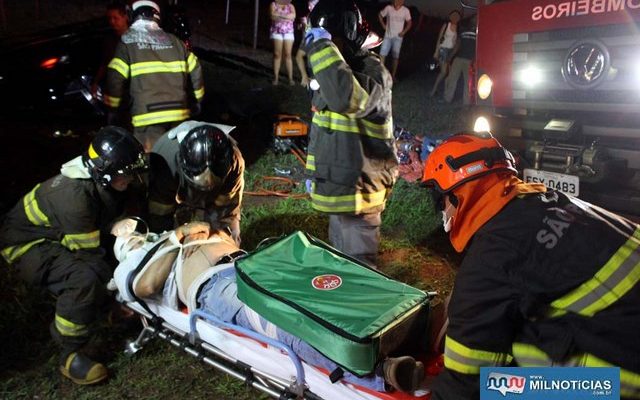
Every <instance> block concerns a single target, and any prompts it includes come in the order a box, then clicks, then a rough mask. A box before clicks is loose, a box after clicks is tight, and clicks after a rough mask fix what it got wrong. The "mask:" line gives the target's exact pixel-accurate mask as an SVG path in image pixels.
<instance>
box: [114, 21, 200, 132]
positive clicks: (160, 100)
mask: <svg viewBox="0 0 640 400" xmlns="http://www.w3.org/2000/svg"><path fill="white" fill-rule="evenodd" d="M127 88H129V95H130V97H131V101H132V105H131V115H132V123H133V126H134V127H141V126H147V125H155V124H162V123H166V122H174V121H183V120H185V119H187V118H189V116H190V111H189V110H190V106H191V105H192V103H195V102H200V101H201V100H202V98H203V97H204V81H203V78H202V68H201V66H200V63H199V61H198V58H197V57H196V56H195V55H194V54H193V53H191V52H190V51H189V50H188V49H187V48H186V47H185V45H184V43H182V42H181V41H180V39H178V38H177V37H175V36H174V35H172V34H169V33H166V32H164V31H162V30H161V29H160V28H158V27H157V25H153V24H152V23H149V22H148V21H136V23H134V25H132V26H131V28H130V29H129V31H127V32H126V33H125V34H124V35H123V36H122V39H121V42H120V43H118V46H117V48H116V52H115V55H114V58H113V59H112V60H111V62H110V63H109V66H108V69H107V83H106V88H105V94H104V103H105V104H106V105H107V106H109V107H111V108H117V107H119V106H121V103H122V98H123V97H125V94H126V93H125V90H126V89H127Z"/></svg>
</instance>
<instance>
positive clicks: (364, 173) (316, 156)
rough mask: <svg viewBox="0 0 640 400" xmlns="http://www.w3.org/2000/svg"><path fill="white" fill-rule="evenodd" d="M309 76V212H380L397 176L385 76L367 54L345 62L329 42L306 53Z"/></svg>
mask: <svg viewBox="0 0 640 400" xmlns="http://www.w3.org/2000/svg"><path fill="white" fill-rule="evenodd" d="M305 52H306V54H307V60H308V63H309V66H310V68H311V70H312V72H313V78H314V79H316V81H317V82H318V83H319V85H320V88H319V89H318V90H317V91H314V94H313V99H312V103H313V110H314V114H313V119H312V123H311V130H310V135H309V152H308V156H307V164H306V170H307V173H308V174H309V175H310V176H312V177H313V181H314V184H313V189H312V193H311V201H312V205H313V208H314V209H316V210H318V211H321V212H326V213H348V214H356V215H357V214H368V213H376V212H381V211H382V210H384V207H385V203H386V200H387V198H389V196H390V194H391V189H392V187H393V184H394V183H395V180H396V177H397V168H398V162H397V159H396V156H395V148H394V140H393V122H392V116H391V86H392V79H391V75H390V74H389V72H388V71H387V70H386V69H385V67H384V66H383V65H382V63H381V61H380V58H379V57H378V56H377V55H375V54H373V53H371V52H366V51H361V52H359V53H356V54H353V55H352V56H351V57H349V63H348V64H347V62H346V61H345V59H344V58H343V55H342V54H341V53H340V51H339V50H338V48H337V47H336V46H335V44H333V43H332V42H331V41H330V40H327V39H320V40H317V41H315V42H313V43H311V44H310V45H308V47H307V48H306V49H305Z"/></svg>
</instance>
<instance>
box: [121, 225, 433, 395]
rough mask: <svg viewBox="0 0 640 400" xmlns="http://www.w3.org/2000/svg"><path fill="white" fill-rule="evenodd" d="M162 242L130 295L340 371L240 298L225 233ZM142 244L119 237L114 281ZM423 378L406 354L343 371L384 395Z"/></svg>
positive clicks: (184, 232) (204, 228)
mask: <svg viewBox="0 0 640 400" xmlns="http://www.w3.org/2000/svg"><path fill="white" fill-rule="evenodd" d="M163 238H168V239H167V240H166V241H165V243H164V244H162V245H161V247H160V248H159V249H158V250H157V252H156V255H155V256H153V257H152V258H151V259H150V261H149V262H147V265H145V266H144V267H143V268H142V269H141V270H140V271H139V273H138V274H137V275H136V277H135V278H134V281H133V292H134V294H135V295H136V296H137V297H139V298H155V299H156V300H157V301H160V302H161V303H162V304H164V305H166V306H169V307H172V308H174V309H178V308H179V307H180V303H181V304H182V305H184V306H186V307H187V309H188V311H189V312H191V311H192V310H195V309H200V310H203V311H204V312H206V313H207V314H210V315H213V316H215V317H217V318H219V319H221V320H223V321H226V322H229V323H231V324H235V325H238V326H241V327H244V328H248V329H251V330H254V331H256V332H259V333H261V334H263V335H265V336H268V337H271V338H273V339H276V340H278V341H279V342H282V343H284V344H286V345H288V346H289V347H290V348H291V349H293V351H294V352H295V353H296V354H297V355H298V357H300V358H301V359H302V360H304V361H305V362H306V363H307V364H310V365H313V366H315V367H319V368H323V369H325V370H327V371H329V372H331V371H333V370H335V369H336V368H338V365H336V364H335V363H334V362H333V361H331V360H329V359H328V358H327V357H325V356H323V355H322V354H321V353H319V352H318V351H317V350H316V349H315V348H313V347H311V346H310V345H309V344H307V343H306V342H304V341H303V340H301V339H299V338H297V337H296V336H294V335H292V334H291V333H288V332H286V331H284V330H282V329H280V328H278V327H276V326H275V325H273V324H272V323H270V322H268V321H267V320H265V319H264V318H262V317H261V316H260V315H258V314H257V313H256V312H255V311H253V310H252V309H251V308H249V307H247V306H246V305H244V304H243V303H242V302H241V301H240V300H239V299H238V296H237V285H236V271H235V268H234V264H233V258H234V257H239V256H242V255H243V254H244V252H242V250H240V249H239V248H238V247H237V246H236V244H235V242H234V240H233V239H232V238H231V235H230V234H229V233H228V232H224V231H220V230H214V231H210V227H209V225H208V224H207V223H203V222H192V223H190V224H187V225H183V226H181V227H179V228H177V229H176V230H175V231H173V232H171V233H168V234H164V235H163ZM182 242H184V244H183V245H182V244H181V243H182ZM143 244H144V241H143V240H140V239H132V238H119V239H118V241H116V249H115V250H116V255H117V257H118V260H119V261H120V265H119V266H118V268H117V269H116V272H115V275H114V279H115V280H116V282H117V281H118V280H120V282H123V280H126V279H127V277H128V276H129V274H130V272H131V271H133V270H134V269H135V268H136V267H137V266H138V264H140V262H141V261H142V259H143V257H144V256H145V255H146V253H147V252H148V250H145V249H144V248H142V247H141V246H142V245H143ZM145 248H148V246H145ZM230 256H231V257H230ZM118 286H119V287H126V285H125V286H123V285H120V284H119V285H118ZM121 295H122V293H121ZM123 297H125V300H128V301H133V299H132V298H129V299H127V298H126V295H125V296H123ZM423 377H424V366H423V365H422V363H421V362H416V361H415V360H414V359H413V358H412V357H408V356H405V357H398V358H387V359H386V360H385V361H384V362H382V363H381V365H380V366H379V367H378V368H377V372H376V373H375V374H371V375H368V376H364V377H357V376H355V375H352V374H350V373H349V372H345V373H344V376H343V379H345V380H346V381H348V382H350V383H354V384H357V385H360V386H364V387H367V388H370V389H373V390H376V391H385V389H386V388H387V387H389V386H390V387H392V388H394V389H396V390H400V391H404V392H413V391H414V390H416V389H417V387H418V386H419V384H420V383H421V381H422V379H423Z"/></svg>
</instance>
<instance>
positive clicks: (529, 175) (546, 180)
mask: <svg viewBox="0 0 640 400" xmlns="http://www.w3.org/2000/svg"><path fill="white" fill-rule="evenodd" d="M522 175H523V177H524V181H525V182H527V183H543V184H544V185H545V186H547V187H548V188H551V189H555V190H558V191H560V192H563V193H566V194H570V195H571V196H576V197H577V196H578V195H579V194H580V179H579V178H578V177H577V176H575V175H567V174H559V173H557V172H549V171H541V170H539V169H530V168H527V169H525V170H524V171H523V173H522Z"/></svg>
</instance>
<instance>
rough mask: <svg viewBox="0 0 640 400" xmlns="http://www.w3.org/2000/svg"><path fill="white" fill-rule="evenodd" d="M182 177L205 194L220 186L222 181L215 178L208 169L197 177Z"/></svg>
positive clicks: (185, 175) (188, 175)
mask: <svg viewBox="0 0 640 400" xmlns="http://www.w3.org/2000/svg"><path fill="white" fill-rule="evenodd" d="M184 177H185V179H186V180H187V182H189V183H190V184H191V185H192V186H193V187H194V188H195V189H197V190H201V191H205V192H207V191H211V190H213V189H214V188H215V187H219V186H220V185H221V184H222V179H221V178H219V177H218V176H216V175H215V174H214V173H213V171H211V170H210V169H209V167H207V168H205V170H204V171H202V172H201V173H199V174H197V175H193V176H192V175H190V174H188V173H187V174H184Z"/></svg>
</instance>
